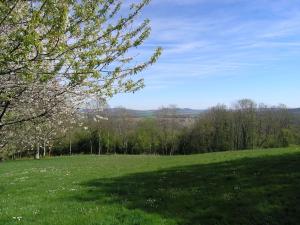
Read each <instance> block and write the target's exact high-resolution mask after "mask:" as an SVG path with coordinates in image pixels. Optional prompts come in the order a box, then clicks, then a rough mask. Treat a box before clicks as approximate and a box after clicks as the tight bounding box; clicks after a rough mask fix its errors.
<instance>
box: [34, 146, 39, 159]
mask: <svg viewBox="0 0 300 225" xmlns="http://www.w3.org/2000/svg"><path fill="white" fill-rule="evenodd" d="M34 158H35V159H40V145H39V143H37V146H36V152H35V157H34Z"/></svg>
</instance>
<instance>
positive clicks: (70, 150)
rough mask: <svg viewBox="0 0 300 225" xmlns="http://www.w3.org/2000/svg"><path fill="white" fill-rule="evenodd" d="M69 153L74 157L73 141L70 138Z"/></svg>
mask: <svg viewBox="0 0 300 225" xmlns="http://www.w3.org/2000/svg"><path fill="white" fill-rule="evenodd" d="M69 152H70V155H72V139H71V137H69Z"/></svg>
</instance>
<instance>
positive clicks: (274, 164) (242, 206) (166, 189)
mask: <svg viewBox="0 0 300 225" xmlns="http://www.w3.org/2000/svg"><path fill="white" fill-rule="evenodd" d="M82 185H84V186H85V188H87V190H88V191H87V192H86V193H85V194H84V195H81V196H74V198H75V199H76V200H77V201H93V202H95V203H96V204H98V203H99V204H120V205H122V206H125V207H126V208H128V209H140V210H143V211H145V212H150V213H157V214H159V215H161V216H163V217H166V218H172V219H175V220H176V221H178V224H184V225H192V224H193V225H195V224H203V225H221V224H222V225H225V224H226V225H267V224H274V225H275V224H276V225H277V224H278V225H284V224H286V225H287V224H291V225H292V224H293V225H296V224H300V154H299V153H297V154H290V155H283V156H268V157H260V158H251V159H250V158H246V159H241V160H235V161H227V162H223V163H214V164H206V165H194V166H186V167H177V168H172V169H166V170H161V171H155V172H147V173H139V174H132V175H128V176H124V177H119V178H111V179H99V180H92V181H89V182H87V183H84V184H82Z"/></svg>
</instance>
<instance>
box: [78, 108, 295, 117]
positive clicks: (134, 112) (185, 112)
mask: <svg viewBox="0 0 300 225" xmlns="http://www.w3.org/2000/svg"><path fill="white" fill-rule="evenodd" d="M122 110H124V108H108V109H105V110H104V111H105V112H106V113H107V114H110V115H115V116H118V115H119V113H120V111H122ZM176 110H177V115H178V117H196V116H198V115H200V114H202V113H204V112H205V111H206V110H203V109H190V108H177V109H176ZM82 111H83V112H91V110H87V109H83V110H82ZM126 111H127V113H128V114H129V115H130V116H131V117H139V118H143V117H154V116H155V115H156V113H157V112H158V109H150V110H138V109H126ZM289 112H290V113H292V114H293V115H296V116H298V115H299V116H300V108H291V109H289Z"/></svg>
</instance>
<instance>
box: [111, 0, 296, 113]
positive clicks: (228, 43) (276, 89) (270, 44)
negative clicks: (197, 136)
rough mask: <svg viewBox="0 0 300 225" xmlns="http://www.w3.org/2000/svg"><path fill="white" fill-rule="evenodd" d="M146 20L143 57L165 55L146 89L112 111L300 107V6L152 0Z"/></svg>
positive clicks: (277, 1) (116, 101) (292, 2)
mask: <svg viewBox="0 0 300 225" xmlns="http://www.w3.org/2000/svg"><path fill="white" fill-rule="evenodd" d="M128 1H129V0H128ZM142 16H143V17H147V18H149V19H150V20H151V24H152V35H151V38H150V39H149V40H148V41H147V42H146V43H145V45H144V47H143V48H141V49H140V50H139V52H140V53H141V55H149V54H150V52H151V49H153V48H154V47H155V46H161V47H163V48H164V52H163V55H162V57H161V58H160V60H159V61H158V63H157V64H155V65H153V66H152V67H151V68H149V69H147V71H145V72H143V73H142V74H141V75H140V76H143V77H144V78H145V85H146V87H145V88H144V89H143V90H141V91H139V92H136V93H135V94H126V95H125V94H119V95H117V96H115V97H114V98H112V99H111V100H110V101H109V104H110V105H111V106H112V107H115V106H124V107H127V108H134V109H155V108H158V107H160V106H162V105H169V104H176V105H177V106H178V107H189V108H197V109H204V108H207V107H210V106H213V105H216V104H218V103H225V104H228V105H230V104H231V103H233V102H234V101H235V100H238V99H241V98H251V99H253V100H255V101H257V102H264V103H267V104H270V105H276V104H278V103H284V104H286V105H287V106H288V107H299V106H300V102H299V98H298V96H300V88H299V85H300V76H299V75H300V74H299V71H300V4H299V1H298V0H251V1H248V0H181V1H180V0H152V3H151V4H150V5H149V6H148V7H147V8H146V9H145V11H144V12H143V15H142Z"/></svg>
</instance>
